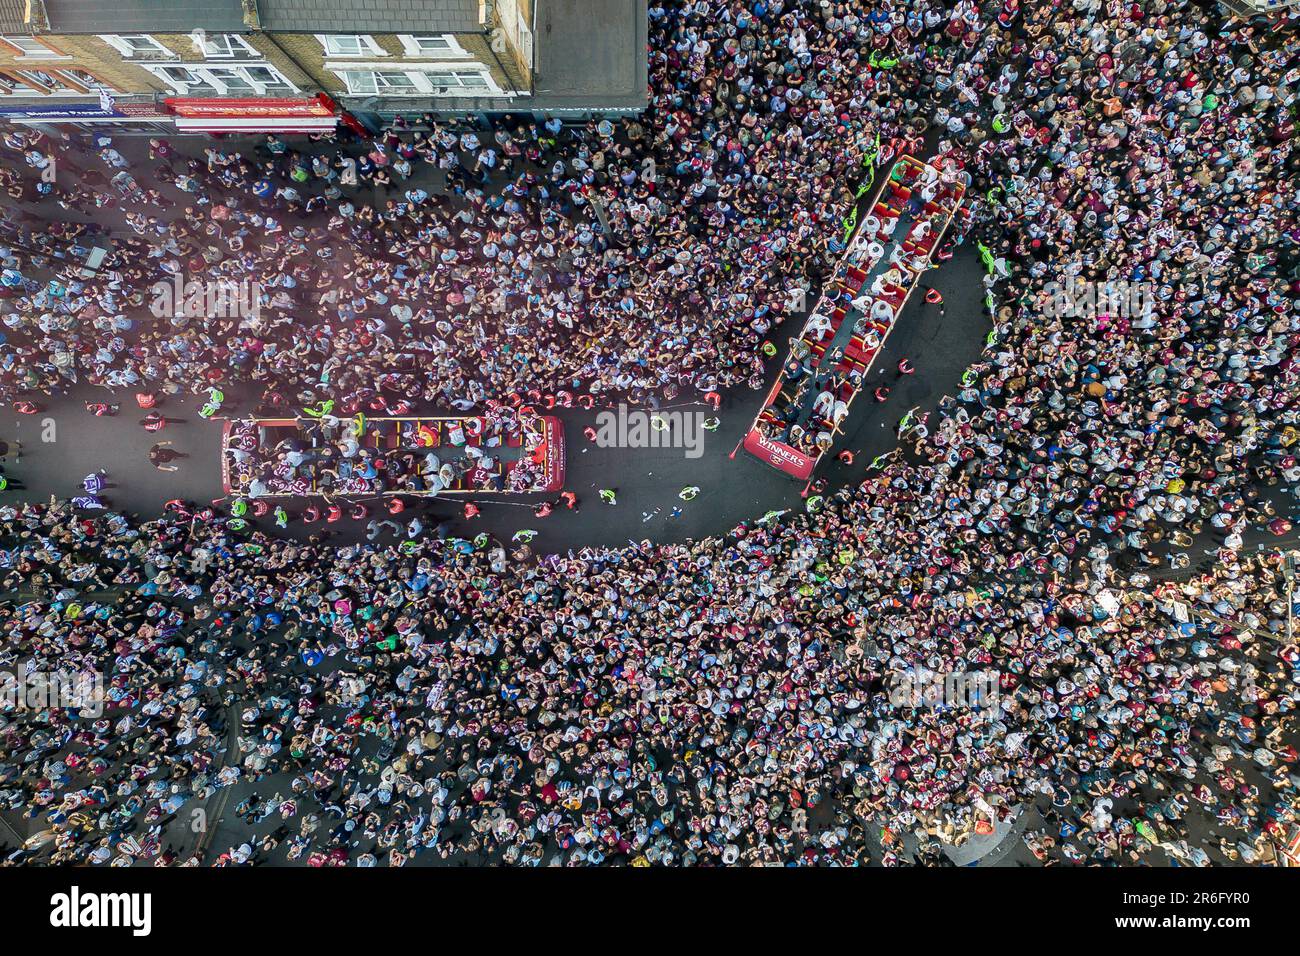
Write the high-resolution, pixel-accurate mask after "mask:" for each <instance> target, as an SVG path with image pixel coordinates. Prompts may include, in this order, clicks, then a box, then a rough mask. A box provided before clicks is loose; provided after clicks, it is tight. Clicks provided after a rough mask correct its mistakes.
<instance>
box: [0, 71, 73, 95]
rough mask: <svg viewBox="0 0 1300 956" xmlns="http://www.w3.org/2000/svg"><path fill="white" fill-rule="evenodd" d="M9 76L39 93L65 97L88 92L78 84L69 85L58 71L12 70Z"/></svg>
mask: <svg viewBox="0 0 1300 956" xmlns="http://www.w3.org/2000/svg"><path fill="white" fill-rule="evenodd" d="M10 76H15V77H18V78H20V79H21V80H22V82H23V84H24V85H25V86H27V87H30V88H32V89H35V90H36V91H37V92H39V93H46V94H49V93H54V94H59V95H63V96H66V95H68V94H70V93H87V92H89V90H87V89H86V88H84V87H83V86H81V85H80V84H76V83H70V82H68V80H67V78H65V77H63V76H61V75H60V74H59V71H58V70H50V71H48V72H47V71H45V70H31V69H27V70H13V71H11V72H10Z"/></svg>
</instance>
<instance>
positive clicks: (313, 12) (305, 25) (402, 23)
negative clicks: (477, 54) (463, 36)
mask: <svg viewBox="0 0 1300 956" xmlns="http://www.w3.org/2000/svg"><path fill="white" fill-rule="evenodd" d="M478 7H479V3H478V0H350V2H349V0H258V4H257V9H258V11H259V13H260V15H261V18H262V29H263V30H271V31H276V32H280V33H288V32H294V31H302V32H306V33H476V32H478V31H479V30H481V29H482V28H483V27H482V25H481V24H480V23H479V22H478Z"/></svg>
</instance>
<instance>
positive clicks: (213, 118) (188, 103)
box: [165, 96, 338, 133]
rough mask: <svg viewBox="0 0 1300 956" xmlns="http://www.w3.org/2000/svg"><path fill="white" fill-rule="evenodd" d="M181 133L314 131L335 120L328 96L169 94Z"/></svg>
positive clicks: (333, 109) (327, 125)
mask: <svg viewBox="0 0 1300 956" xmlns="http://www.w3.org/2000/svg"><path fill="white" fill-rule="evenodd" d="M165 102H166V103H167V108H168V109H169V110H171V112H172V113H173V114H174V115H175V117H176V128H177V129H178V130H182V131H184V132H203V133H226V132H232V131H242V132H277V133H292V132H315V131H316V130H323V129H333V128H334V126H335V125H336V124H337V123H338V114H337V112H336V110H335V107H334V104H333V102H332V101H330V100H329V99H328V98H323V99H322V97H319V96H317V97H313V98H312V99H253V98H249V99H238V98H232V97H208V98H205V97H192V96H172V97H168V98H167V99H166V101H165Z"/></svg>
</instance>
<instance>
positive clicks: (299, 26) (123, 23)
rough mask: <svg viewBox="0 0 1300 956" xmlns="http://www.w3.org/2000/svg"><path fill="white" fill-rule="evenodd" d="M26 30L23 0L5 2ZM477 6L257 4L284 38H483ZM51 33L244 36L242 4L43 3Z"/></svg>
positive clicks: (450, 0) (212, 0)
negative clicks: (342, 35) (364, 35)
mask: <svg viewBox="0 0 1300 956" xmlns="http://www.w3.org/2000/svg"><path fill="white" fill-rule="evenodd" d="M11 7H12V8H13V10H14V12H15V13H16V16H17V22H18V23H21V22H22V0H0V23H3V22H4V20H5V18H6V15H7V14H8V13H9V11H10V8H11ZM478 8H479V2H478V0H258V3H257V10H258V15H259V17H260V19H261V24H262V29H263V30H268V31H273V32H279V33H292V32H302V33H466V32H478V31H479V30H481V29H482V26H481V25H480V24H479V22H478ZM45 9H46V11H47V13H48V14H49V18H50V31H51V32H52V33H189V32H190V31H191V30H194V29H197V28H199V27H202V28H203V29H204V30H209V31H213V32H218V31H221V32H226V33H247V32H248V27H247V26H245V25H244V14H243V9H242V6H241V4H240V2H239V0H45Z"/></svg>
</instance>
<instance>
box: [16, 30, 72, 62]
mask: <svg viewBox="0 0 1300 956" xmlns="http://www.w3.org/2000/svg"><path fill="white" fill-rule="evenodd" d="M0 40H3V41H4V42H5V43H7V44H8V45H9V46H11V47H13V48H14V49H15V50H17V51H18V59H20V60H70V59H72V57H70V56H68V55H66V54H64V53H60V52H59V51H58V50H53V49H51V48H50V47H48V46H46V45H45V44H44V43H42V42H41V41H40V40H38V39H36V38H35V37H23V36H9V35H7V34H6V35H4V36H0Z"/></svg>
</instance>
